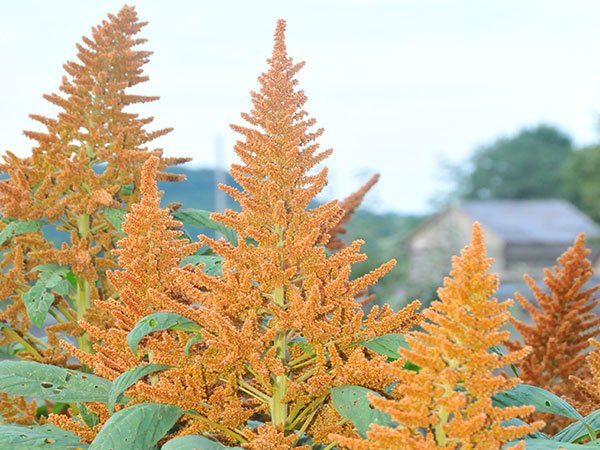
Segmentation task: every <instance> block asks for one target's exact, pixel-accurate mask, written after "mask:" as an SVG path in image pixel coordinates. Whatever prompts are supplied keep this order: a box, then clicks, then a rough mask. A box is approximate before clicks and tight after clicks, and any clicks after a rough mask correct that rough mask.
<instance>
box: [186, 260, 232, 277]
mask: <svg viewBox="0 0 600 450" xmlns="http://www.w3.org/2000/svg"><path fill="white" fill-rule="evenodd" d="M222 261H223V257H222V256H216V255H190V256H186V257H185V258H183V259H182V260H181V266H185V265H186V264H193V265H194V266H197V265H198V264H204V267H203V268H202V271H203V272H204V273H205V274H207V275H212V276H217V277H221V276H223V269H222V267H221V262H222Z"/></svg>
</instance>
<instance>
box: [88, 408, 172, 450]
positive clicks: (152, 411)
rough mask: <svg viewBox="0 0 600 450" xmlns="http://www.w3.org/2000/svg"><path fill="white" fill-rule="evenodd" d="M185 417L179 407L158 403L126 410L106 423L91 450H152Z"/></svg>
mask: <svg viewBox="0 0 600 450" xmlns="http://www.w3.org/2000/svg"><path fill="white" fill-rule="evenodd" d="M182 414H183V411H182V410H181V409H180V408H179V407H178V406H174V405H162V404H158V403H139V404H137V405H133V406H130V407H129V408H125V409H122V410H121V411H119V412H117V413H116V414H114V415H113V416H111V417H110V419H108V420H107V421H106V423H105V424H104V426H103V427H102V429H101V430H100V432H99V433H98V435H97V436H96V438H95V439H94V441H93V442H92V444H91V445H90V450H121V449H123V450H124V449H135V450H151V449H153V448H154V446H155V445H156V443H157V442H158V441H159V440H160V439H161V438H162V437H163V436H164V435H165V434H167V432H168V431H169V430H170V429H171V427H172V426H173V425H175V423H176V422H177V420H178V419H179V417H181V415H182Z"/></svg>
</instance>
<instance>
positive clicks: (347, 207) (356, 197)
mask: <svg viewBox="0 0 600 450" xmlns="http://www.w3.org/2000/svg"><path fill="white" fill-rule="evenodd" d="M377 181H379V174H375V175H373V176H372V177H371V178H369V180H368V181H367V182H366V183H365V184H363V185H362V186H361V187H360V189H359V190H358V191H356V192H354V193H352V194H350V195H349V196H348V197H346V198H345V199H344V200H343V201H342V202H341V203H340V206H341V208H342V209H343V210H344V216H343V217H342V218H341V219H340V221H339V222H338V223H337V225H335V226H334V227H333V229H331V230H330V231H329V234H330V235H331V237H330V238H329V242H327V248H328V249H329V250H340V249H342V248H344V247H345V246H346V244H345V243H344V241H342V240H341V239H340V238H339V237H338V235H339V234H345V233H346V232H347V230H346V227H345V225H346V224H347V223H348V222H349V221H350V218H351V217H352V214H354V212H355V211H356V210H357V209H358V207H359V206H360V204H361V203H362V201H363V199H364V198H365V195H366V194H367V192H369V190H370V189H371V188H372V187H373V186H374V185H375V183H377Z"/></svg>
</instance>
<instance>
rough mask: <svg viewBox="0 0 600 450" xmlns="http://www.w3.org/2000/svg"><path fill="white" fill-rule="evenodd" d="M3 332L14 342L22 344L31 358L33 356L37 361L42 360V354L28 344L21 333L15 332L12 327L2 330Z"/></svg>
mask: <svg viewBox="0 0 600 450" xmlns="http://www.w3.org/2000/svg"><path fill="white" fill-rule="evenodd" d="M2 332H3V333H4V334H5V335H6V336H8V337H10V338H11V339H12V340H13V341H16V342H18V343H19V344H21V345H22V346H23V347H24V348H25V350H26V351H27V353H29V354H30V355H31V356H33V357H34V358H35V359H37V360H40V361H41V360H42V359H43V358H42V355H41V354H40V352H38V351H37V349H36V348H35V347H34V346H33V345H31V344H30V343H29V342H27V341H26V340H25V339H24V338H23V337H22V336H21V335H20V334H19V333H17V332H16V331H15V330H13V329H12V328H10V327H4V328H3V329H2Z"/></svg>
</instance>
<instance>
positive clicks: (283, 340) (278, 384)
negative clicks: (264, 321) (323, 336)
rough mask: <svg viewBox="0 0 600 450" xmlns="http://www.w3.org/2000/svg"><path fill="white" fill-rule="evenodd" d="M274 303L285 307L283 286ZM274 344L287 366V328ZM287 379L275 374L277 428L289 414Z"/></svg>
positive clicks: (275, 293) (280, 234)
mask: <svg viewBox="0 0 600 450" xmlns="http://www.w3.org/2000/svg"><path fill="white" fill-rule="evenodd" d="M275 229H276V232H277V236H278V242H277V247H279V248H282V247H283V246H284V241H283V227H281V226H280V225H276V227H275ZM279 264H280V268H281V270H283V268H284V267H283V266H284V261H283V257H282V256H280V261H279ZM273 303H274V304H275V305H276V306H277V307H279V308H284V307H285V293H284V289H283V286H281V287H277V288H275V289H274V290H273ZM273 344H274V346H275V355H276V356H277V357H278V358H279V359H280V360H281V363H282V365H283V366H284V367H286V366H287V362H288V354H287V330H285V329H282V330H277V332H276V333H275V338H274V340H273ZM287 381H288V380H287V375H286V374H285V373H283V374H280V375H275V380H274V381H273V387H272V391H273V397H272V398H271V405H270V407H271V422H272V423H273V425H274V426H275V427H276V428H281V429H284V428H285V422H286V420H287V415H288V404H287V403H286V402H284V401H283V399H284V398H285V394H286V392H287V384H288V383H287Z"/></svg>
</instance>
